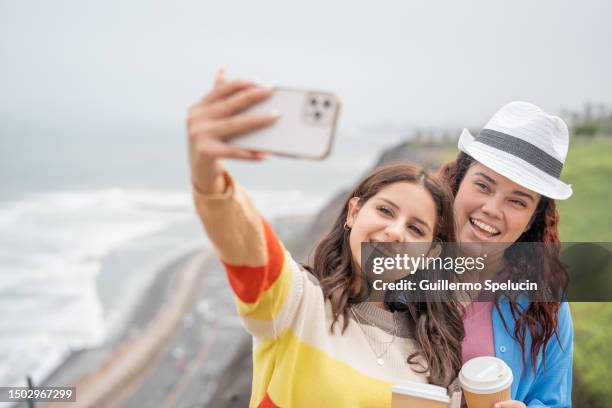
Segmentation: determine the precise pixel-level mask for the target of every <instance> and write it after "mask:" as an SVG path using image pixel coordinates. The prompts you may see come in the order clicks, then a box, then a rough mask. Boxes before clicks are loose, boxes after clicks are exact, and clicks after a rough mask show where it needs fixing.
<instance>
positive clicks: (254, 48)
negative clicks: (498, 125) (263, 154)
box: [0, 0, 612, 127]
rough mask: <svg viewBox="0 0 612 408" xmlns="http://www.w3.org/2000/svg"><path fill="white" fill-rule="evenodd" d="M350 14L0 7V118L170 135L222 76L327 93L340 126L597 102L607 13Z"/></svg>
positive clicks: (591, 9) (532, 9)
mask: <svg viewBox="0 0 612 408" xmlns="http://www.w3.org/2000/svg"><path fill="white" fill-rule="evenodd" d="M357 3H358V2H355V1H343V2H340V1H330V0H325V1H323V0H309V1H301V2H291V1H243V2H238V1H210V0H201V1H197V2H196V1H165V2H159V1H140V0H138V1H134V0H129V1H125V0H124V1H117V0H112V1H111V0H107V1H96V2H94V1H82V0H73V1H43V0H40V1H31V0H16V1H11V0H0V62H1V68H0V73H1V75H0V119H2V121H3V122H4V123H5V124H6V123H10V122H12V121H23V120H28V121H37V122H40V123H47V122H49V123H51V122H53V123H58V124H66V123H71V122H77V121H81V122H83V123H97V122H100V121H107V122H108V121H110V122H113V123H116V124H121V123H135V124H138V123H152V124H169V123H178V122H182V121H183V119H184V115H185V111H186V109H187V107H188V105H189V104H190V103H191V102H192V101H194V100H196V99H197V98H199V97H200V96H201V95H202V94H203V92H205V91H206V90H207V88H208V87H209V86H210V83H211V81H212V77H213V75H214V72H215V70H216V69H217V67H218V66H219V65H221V64H223V65H225V66H226V67H227V69H228V73H229V75H230V76H241V77H255V76H257V77H260V78H262V79H264V80H267V81H271V82H273V83H276V84H282V85H290V86H299V87H315V88H319V89H324V90H332V91H334V92H336V93H337V94H338V95H340V97H341V98H342V99H343V102H344V110H343V116H342V121H341V124H342V126H351V125H353V124H363V123H413V124H420V125H425V126H427V125H432V126H440V125H446V124H450V125H453V126H454V125H458V126H463V125H466V126H480V125H482V124H484V121H486V119H487V118H488V117H489V116H491V114H492V113H493V112H494V111H495V110H496V109H497V108H498V107H500V106H501V105H502V104H504V103H506V102H508V101H511V100H516V99H521V100H528V101H531V102H533V103H536V104H538V105H540V106H542V107H543V108H544V109H545V110H548V111H551V112H558V111H559V110H560V109H561V108H578V107H581V106H582V105H583V104H584V102H587V101H591V102H605V103H608V104H609V106H610V104H611V103H612V52H611V49H612V45H611V43H612V23H611V21H610V17H611V16H612V2H610V1H603V0H602V1H594V0H589V1H558V0H555V1H551V0H546V1H544V0H538V1H533V0H521V1H504V2H501V1H491V0H481V1H455V0H453V1H450V0H449V1H433V2H408V1H395V2H389V1H376V2H373V1H370V2H361V4H360V5H358V4H357ZM0 127H1V125H0Z"/></svg>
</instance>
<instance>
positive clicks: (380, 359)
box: [351, 306, 398, 366]
mask: <svg viewBox="0 0 612 408" xmlns="http://www.w3.org/2000/svg"><path fill="white" fill-rule="evenodd" d="M351 313H352V314H353V317H355V323H357V326H359V330H361V333H363V335H364V337H365V338H366V341H367V342H368V346H370V350H372V353H374V355H375V356H376V364H378V365H379V366H382V365H384V364H385V360H384V359H383V356H385V354H387V352H388V351H389V349H390V348H391V345H393V342H394V341H395V337H397V332H398V324H397V318H396V317H395V313H393V330H392V332H391V333H388V334H391V335H392V336H393V337H392V338H391V341H386V342H380V341H378V340H376V339H371V338H370V336H368V335H367V334H366V332H365V330H363V327H361V323H359V322H360V321H364V322H366V323H368V324H369V325H370V326H374V327H376V325H374V324H372V322H371V321H369V320H368V319H366V318H364V317H363V316H362V315H361V314H357V312H356V311H355V307H353V306H351ZM372 340H374V341H375V342H377V343H381V344H384V345H386V346H385V348H384V350H383V351H382V352H381V353H380V354H379V353H377V352H376V350H375V348H374V346H373V345H372Z"/></svg>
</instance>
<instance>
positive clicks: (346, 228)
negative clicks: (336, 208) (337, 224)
mask: <svg viewBox="0 0 612 408" xmlns="http://www.w3.org/2000/svg"><path fill="white" fill-rule="evenodd" d="M347 222H348V221H344V225H343V226H342V227H343V228H344V230H345V231H350V230H351V227H349V226H348V225H347Z"/></svg>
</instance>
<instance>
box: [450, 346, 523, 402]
mask: <svg viewBox="0 0 612 408" xmlns="http://www.w3.org/2000/svg"><path fill="white" fill-rule="evenodd" d="M459 382H460V383H461V388H463V395H464V396H465V401H466V402H467V405H468V407H469V408H492V407H493V405H494V404H495V403H496V402H500V401H506V400H509V399H510V386H511V385H512V370H510V367H508V365H507V364H506V363H504V361H503V360H500V359H499V358H496V357H476V358H473V359H471V360H470V361H468V362H467V363H465V364H464V365H463V367H461V371H460V372H459Z"/></svg>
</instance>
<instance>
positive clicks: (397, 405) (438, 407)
mask: <svg viewBox="0 0 612 408" xmlns="http://www.w3.org/2000/svg"><path fill="white" fill-rule="evenodd" d="M391 392H392V395H391V407H392V408H413V407H419V408H447V407H448V403H449V402H450V399H449V397H448V395H447V394H446V388H444V387H438V386H437V385H433V384H423V383H417V382H412V381H402V382H400V383H397V384H395V385H394V386H393V388H391Z"/></svg>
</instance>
